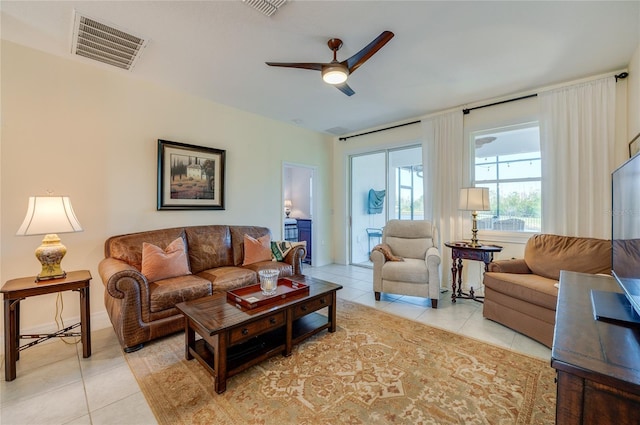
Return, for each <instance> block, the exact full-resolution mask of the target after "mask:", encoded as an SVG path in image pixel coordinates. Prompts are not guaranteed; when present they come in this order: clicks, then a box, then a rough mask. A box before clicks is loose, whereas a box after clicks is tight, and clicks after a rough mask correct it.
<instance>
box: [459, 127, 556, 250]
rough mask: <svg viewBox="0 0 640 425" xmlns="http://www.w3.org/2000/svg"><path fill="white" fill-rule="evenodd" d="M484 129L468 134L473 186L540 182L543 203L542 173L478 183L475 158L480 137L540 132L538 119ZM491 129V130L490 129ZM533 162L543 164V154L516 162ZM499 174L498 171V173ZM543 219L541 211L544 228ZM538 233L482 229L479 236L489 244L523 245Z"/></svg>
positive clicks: (498, 162)
mask: <svg viewBox="0 0 640 425" xmlns="http://www.w3.org/2000/svg"><path fill="white" fill-rule="evenodd" d="M483 127H484V128H483V129H478V130H475V131H469V132H468V141H469V145H468V146H469V152H470V155H469V159H470V178H471V179H470V180H471V185H472V186H474V187H475V186H476V185H478V184H479V185H481V186H480V187H483V186H482V185H485V184H487V185H488V184H494V185H498V184H499V183H520V182H540V185H541V193H540V197H541V202H542V198H543V194H542V173H541V174H540V177H525V178H507V179H500V177H499V174H498V175H497V176H496V177H497V178H496V179H494V180H481V181H477V180H476V178H475V171H476V156H475V140H476V138H478V137H482V136H486V135H490V134H495V133H498V132H506V131H512V130H519V129H526V128H532V127H537V128H538V130H539V129H540V121H539V120H537V119H534V120H531V119H528V120H522V121H521V122H517V123H512V124H506V125H496V126H490V125H487V126H483ZM489 127H490V128H489ZM531 160H539V161H541V162H542V152H540V155H539V156H538V157H537V158H528V159H519V160H515V161H531ZM515 161H514V160H512V161H503V162H500V161H498V160H496V161H494V162H491V163H490V164H492V165H495V166H496V167H498V166H499V164H504V163H507V162H510V163H513V162H515ZM497 172H498V171H497ZM543 219H544V218H543V217H542V211H540V226H541V228H542V221H543ZM536 233H539V231H531V230H524V231H509V230H494V229H481V230H479V231H478V235H479V239H482V240H486V241H489V242H512V243H523V242H525V241H527V240H528V239H529V238H530V237H531V235H534V234H536Z"/></svg>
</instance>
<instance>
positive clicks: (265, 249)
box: [242, 235, 271, 266]
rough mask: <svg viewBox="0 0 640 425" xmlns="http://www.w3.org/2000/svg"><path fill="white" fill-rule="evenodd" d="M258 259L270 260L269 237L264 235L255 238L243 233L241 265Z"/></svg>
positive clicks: (255, 261) (256, 261)
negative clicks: (242, 259)
mask: <svg viewBox="0 0 640 425" xmlns="http://www.w3.org/2000/svg"><path fill="white" fill-rule="evenodd" d="M260 261H271V237H270V236H269V235H264V236H261V237H259V238H258V239H256V238H252V237H251V236H249V235H244V261H243V262H242V265H243V266H246V265H249V264H253V263H258V262H260Z"/></svg>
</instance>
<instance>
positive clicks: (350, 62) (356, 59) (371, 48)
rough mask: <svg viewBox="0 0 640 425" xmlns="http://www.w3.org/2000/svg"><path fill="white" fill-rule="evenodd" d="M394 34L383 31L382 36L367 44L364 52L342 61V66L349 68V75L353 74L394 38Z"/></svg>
mask: <svg viewBox="0 0 640 425" xmlns="http://www.w3.org/2000/svg"><path fill="white" fill-rule="evenodd" d="M393 36H394V34H393V33H392V32H391V31H383V32H382V34H380V35H379V36H377V37H376V38H375V40H373V41H372V42H371V43H369V44H367V45H366V46H365V47H364V48H363V49H362V50H360V51H359V52H358V53H356V54H355V55H353V56H351V57H350V58H349V59H347V60H345V61H342V62H341V63H342V65H344V66H346V67H347V68H349V73H350V74H352V73H353V72H354V71H355V70H356V69H358V68H359V67H360V65H362V64H363V63H365V62H366V61H367V60H369V58H370V57H371V56H373V55H374V54H375V53H376V52H377V51H378V50H380V49H381V48H382V46H384V45H385V44H387V43H388V42H389V40H391V39H392V38H393Z"/></svg>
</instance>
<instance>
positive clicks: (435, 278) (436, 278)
mask: <svg viewBox="0 0 640 425" xmlns="http://www.w3.org/2000/svg"><path fill="white" fill-rule="evenodd" d="M425 261H426V262H427V270H429V298H431V299H432V300H437V299H439V298H440V262H441V261H442V258H441V257H440V251H438V249H437V248H435V247H431V248H429V249H428V250H427V254H426V256H425Z"/></svg>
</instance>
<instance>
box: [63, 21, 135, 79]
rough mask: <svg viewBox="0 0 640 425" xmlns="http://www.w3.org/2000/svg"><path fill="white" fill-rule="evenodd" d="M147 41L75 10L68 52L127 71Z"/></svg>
mask: <svg viewBox="0 0 640 425" xmlns="http://www.w3.org/2000/svg"><path fill="white" fill-rule="evenodd" d="M146 44H147V41H146V40H144V39H142V38H140V37H137V36H135V35H132V34H127V33H126V32H124V31H122V30H119V29H117V28H114V27H112V26H109V25H106V24H103V23H100V22H98V21H95V20H93V19H91V18H87V17H86V16H82V15H81V14H79V13H77V12H76V18H75V22H74V26H73V45H72V46H71V53H74V54H76V55H79V56H83V57H85V58H88V59H93V60H96V61H98V62H103V63H106V64H109V65H113V66H117V67H118V68H122V69H126V70H130V69H132V68H133V66H134V65H135V63H136V61H137V60H138V58H139V57H140V55H141V53H142V49H144V47H145V45H146Z"/></svg>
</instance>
